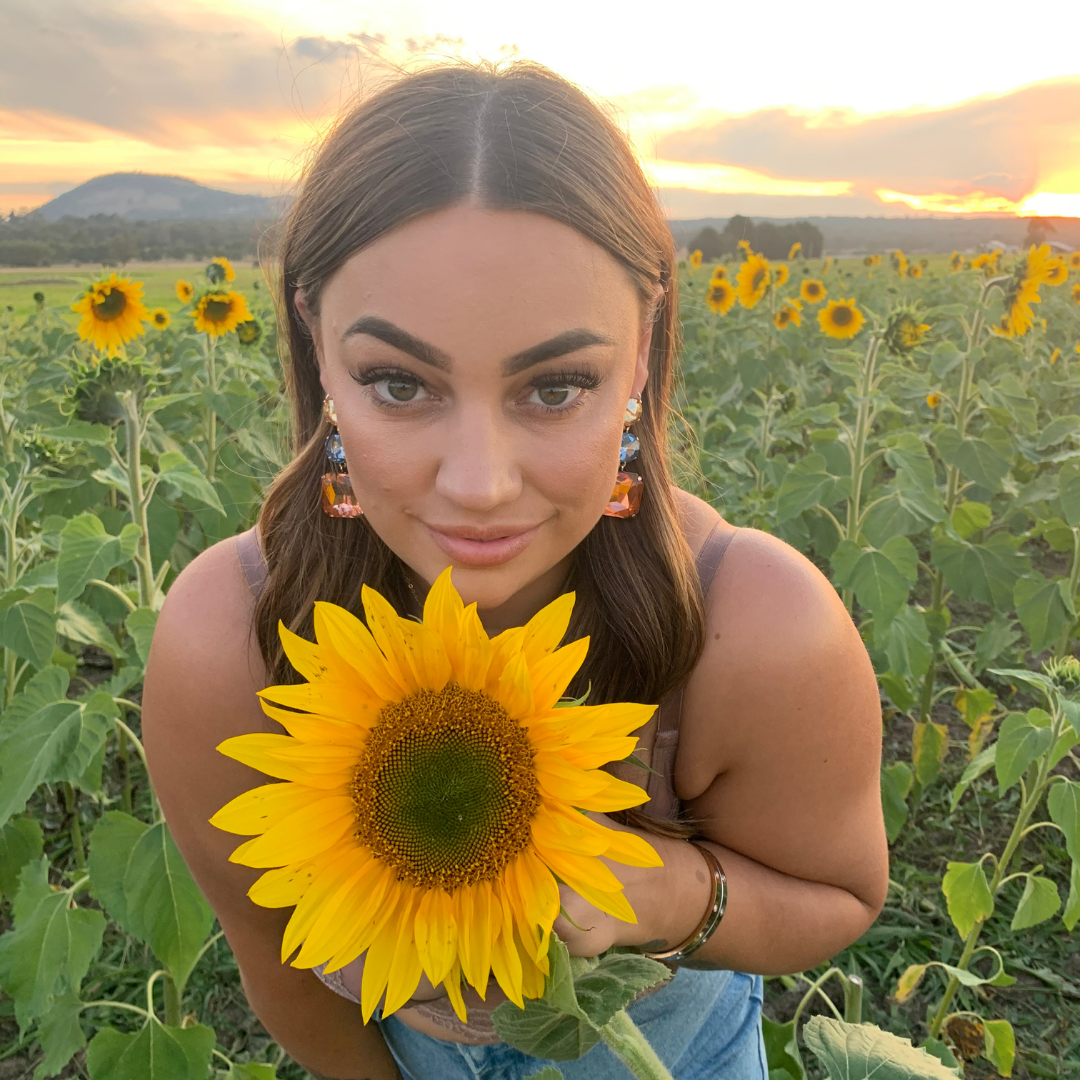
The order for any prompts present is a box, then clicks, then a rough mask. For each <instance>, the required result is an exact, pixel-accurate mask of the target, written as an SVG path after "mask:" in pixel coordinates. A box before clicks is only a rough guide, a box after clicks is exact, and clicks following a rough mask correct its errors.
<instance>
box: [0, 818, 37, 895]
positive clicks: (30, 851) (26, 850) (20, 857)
mask: <svg viewBox="0 0 1080 1080" xmlns="http://www.w3.org/2000/svg"><path fill="white" fill-rule="evenodd" d="M44 850H45V840H44V837H43V835H42V832H41V826H40V825H39V824H38V823H37V822H36V821H35V820H34V819H33V818H25V817H24V818H13V819H12V820H11V821H9V822H8V823H7V824H6V825H5V826H4V827H3V828H2V829H0V898H3V897H5V896H6V897H7V898H8V899H9V900H10V899H12V897H14V895H15V893H16V892H17V891H18V888H19V874H21V873H22V869H23V867H24V866H26V864H27V863H30V862H34V861H36V860H37V859H40V858H41V853H42V852H43V851H44Z"/></svg>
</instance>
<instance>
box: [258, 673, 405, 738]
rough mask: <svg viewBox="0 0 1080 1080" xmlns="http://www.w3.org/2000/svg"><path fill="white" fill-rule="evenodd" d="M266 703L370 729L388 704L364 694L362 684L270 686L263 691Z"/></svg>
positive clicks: (326, 683) (322, 683) (328, 682)
mask: <svg viewBox="0 0 1080 1080" xmlns="http://www.w3.org/2000/svg"><path fill="white" fill-rule="evenodd" d="M259 699H260V700H261V701H262V702H263V703H264V708H265V703H266V702H268V701H273V702H275V703H276V704H278V705H284V706H285V707H286V708H287V709H299V710H300V711H301V712H305V713H315V714H317V715H319V716H326V717H330V718H331V719H333V720H340V721H343V722H344V723H349V724H364V725H365V726H369V725H370V724H372V723H373V722H374V720H375V717H376V716H377V715H378V712H379V710H380V709H381V708H382V707H383V705H384V704H385V702H384V701H383V699H382V698H379V697H375V696H373V695H372V694H370V693H369V692H368V691H366V690H364V689H363V687H362V685H361V684H360V682H359V680H357V681H356V683H355V684H347V683H343V682H334V681H331V680H327V679H324V680H322V681H321V682H314V683H299V684H297V685H295V686H293V685H288V684H283V685H281V686H268V687H266V689H264V690H260V691H259Z"/></svg>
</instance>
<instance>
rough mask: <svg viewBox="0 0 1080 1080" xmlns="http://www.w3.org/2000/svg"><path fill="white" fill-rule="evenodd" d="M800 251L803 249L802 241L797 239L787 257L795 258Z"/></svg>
mask: <svg viewBox="0 0 1080 1080" xmlns="http://www.w3.org/2000/svg"><path fill="white" fill-rule="evenodd" d="M800 251H802V241H801V240H796V241H795V243H794V244H792V245H791V250H790V251H789V252H788V253H787V257H788V258H789V259H794V258H795V256H796V255H798V254H799V252H800Z"/></svg>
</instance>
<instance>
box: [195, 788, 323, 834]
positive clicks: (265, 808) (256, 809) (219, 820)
mask: <svg viewBox="0 0 1080 1080" xmlns="http://www.w3.org/2000/svg"><path fill="white" fill-rule="evenodd" d="M318 797H319V796H318V794H317V793H316V792H315V791H312V789H311V788H309V787H305V786H303V785H302V784H296V783H284V784H263V785H262V786H261V787H257V788H252V789H251V790H250V791H245V792H244V793H243V795H237V796H236V798H235V799H233V800H232V801H231V802H227V803H226V804H225V805H224V806H223V807H222V808H221V809H220V810H219V811H218V812H217V813H216V814H215V815H214V816H213V817H212V818H210V824H211V825H213V826H214V828H216V829H221V830H222V831H223V832H231V833H238V834H239V835H240V836H258V835H259V834H260V833H264V832H266V830H267V829H269V828H270V827H271V826H273V825H276V824H277V823H278V822H279V821H281V819H282V818H284V817H287V816H288V815H289V814H291V813H293V812H295V811H296V810H301V809H303V808H304V807H305V806H308V805H309V804H310V803H311V802H312V800H313V799H317V798H318Z"/></svg>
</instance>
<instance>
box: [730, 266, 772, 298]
mask: <svg viewBox="0 0 1080 1080" xmlns="http://www.w3.org/2000/svg"><path fill="white" fill-rule="evenodd" d="M771 277H772V274H771V273H770V271H769V260H768V259H766V258H765V256H764V255H757V254H755V253H753V252H751V253H750V254H749V255H747V257H746V261H745V262H744V263H743V264H742V266H741V267H740V268H739V273H738V274H737V275H736V277H735V285H736V288H737V291H738V296H739V303H740V304H742V306H743V307H744V308H752V307H754V306H755V305H756V304H757V303H758V301H759V300H760V299H761V298H762V297H763V296H764V295H765V290H766V289H768V287H769V281H770V279H771Z"/></svg>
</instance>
